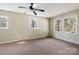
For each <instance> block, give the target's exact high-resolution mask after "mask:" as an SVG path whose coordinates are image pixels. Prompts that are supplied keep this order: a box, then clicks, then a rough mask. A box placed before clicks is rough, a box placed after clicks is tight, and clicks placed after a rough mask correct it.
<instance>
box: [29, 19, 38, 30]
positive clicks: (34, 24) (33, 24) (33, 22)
mask: <svg viewBox="0 0 79 59" xmlns="http://www.w3.org/2000/svg"><path fill="white" fill-rule="evenodd" d="M29 21H30V22H29V25H30V27H29V28H30V29H38V21H37V20H36V19H30V20H29Z"/></svg>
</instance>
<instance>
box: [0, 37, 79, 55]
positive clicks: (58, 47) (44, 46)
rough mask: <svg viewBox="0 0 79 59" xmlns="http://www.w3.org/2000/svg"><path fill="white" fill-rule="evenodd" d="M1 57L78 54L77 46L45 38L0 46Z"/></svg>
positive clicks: (78, 48) (78, 46)
mask: <svg viewBox="0 0 79 59" xmlns="http://www.w3.org/2000/svg"><path fill="white" fill-rule="evenodd" d="M0 54H1V55H70V54H79V45H77V44H72V43H69V42H65V41H62V40H59V39H52V38H45V39H37V40H36V39H35V40H28V41H23V42H15V43H10V44H3V45H0Z"/></svg>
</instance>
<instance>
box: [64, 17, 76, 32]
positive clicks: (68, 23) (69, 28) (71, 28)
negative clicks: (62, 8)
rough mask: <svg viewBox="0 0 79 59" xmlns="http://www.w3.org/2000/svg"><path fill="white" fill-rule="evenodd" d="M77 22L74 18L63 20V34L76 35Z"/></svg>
mask: <svg viewBox="0 0 79 59" xmlns="http://www.w3.org/2000/svg"><path fill="white" fill-rule="evenodd" d="M76 30H77V20H76V18H75V17H69V18H65V19H64V32H71V33H76Z"/></svg>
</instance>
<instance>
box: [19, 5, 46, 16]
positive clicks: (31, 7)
mask: <svg viewBox="0 0 79 59" xmlns="http://www.w3.org/2000/svg"><path fill="white" fill-rule="evenodd" d="M33 6H34V3H30V6H29V7H22V6H19V7H18V8H22V9H27V8H28V9H30V10H31V11H33V13H34V15H37V13H36V11H40V12H45V10H42V9H37V8H34V7H33Z"/></svg>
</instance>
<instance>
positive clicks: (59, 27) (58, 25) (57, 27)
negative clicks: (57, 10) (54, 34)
mask: <svg viewBox="0 0 79 59" xmlns="http://www.w3.org/2000/svg"><path fill="white" fill-rule="evenodd" d="M55 31H61V19H56V22H55Z"/></svg>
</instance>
